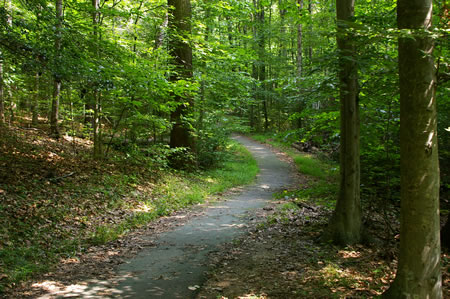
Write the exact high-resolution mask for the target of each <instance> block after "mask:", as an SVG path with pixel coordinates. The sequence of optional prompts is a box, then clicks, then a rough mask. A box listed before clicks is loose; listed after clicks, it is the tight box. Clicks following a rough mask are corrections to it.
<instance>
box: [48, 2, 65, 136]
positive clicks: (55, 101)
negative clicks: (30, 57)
mask: <svg viewBox="0 0 450 299" xmlns="http://www.w3.org/2000/svg"><path fill="white" fill-rule="evenodd" d="M55 7H56V25H55V48H54V51H55V58H54V68H55V69H54V70H53V72H54V74H53V98H52V112H51V115H50V135H51V136H52V137H54V138H59V137H60V135H61V133H60V132H59V125H58V118H59V100H60V97H61V77H62V74H61V64H62V61H61V45H62V23H63V1H62V0H56V1H55Z"/></svg>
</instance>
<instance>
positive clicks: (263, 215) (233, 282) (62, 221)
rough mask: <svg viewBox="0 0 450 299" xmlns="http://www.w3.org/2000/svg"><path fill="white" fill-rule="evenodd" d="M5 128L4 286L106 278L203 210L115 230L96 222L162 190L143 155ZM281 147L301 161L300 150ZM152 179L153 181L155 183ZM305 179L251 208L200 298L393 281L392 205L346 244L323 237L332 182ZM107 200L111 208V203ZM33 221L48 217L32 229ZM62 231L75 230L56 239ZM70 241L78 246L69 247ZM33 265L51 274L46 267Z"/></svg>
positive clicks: (344, 292) (17, 294) (359, 293)
mask: <svg viewBox="0 0 450 299" xmlns="http://www.w3.org/2000/svg"><path fill="white" fill-rule="evenodd" d="M1 133H2V135H1V136H2V138H1V141H0V142H1V143H0V151H1V159H0V170H1V172H0V183H1V186H0V199H1V201H0V214H1V216H2V217H0V283H3V286H4V287H5V289H4V290H3V291H4V293H3V295H2V296H4V297H5V298H37V297H39V296H41V295H42V296H45V294H47V293H48V291H49V290H50V291H57V290H58V289H61V288H64V287H67V286H71V285H72V286H73V285H78V286H80V282H81V281H83V280H85V279H86V278H87V277H88V278H89V277H91V278H96V279H100V280H102V279H103V280H107V279H109V278H110V277H112V276H113V275H114V271H115V270H114V269H115V268H116V267H117V266H118V265H119V264H122V263H123V262H124V261H125V260H127V259H130V258H132V257H134V256H136V254H138V253H139V252H141V251H142V250H144V249H145V248H149V247H154V246H155V244H154V243H153V242H152V241H150V240H149V239H148V238H147V237H146V236H148V234H156V235H158V234H161V233H163V232H167V231H170V230H173V229H174V228H176V227H179V226H182V225H183V224H184V223H186V222H188V221H190V220H191V219H193V218H195V217H197V216H199V215H200V214H202V211H203V208H204V206H200V205H199V206H196V207H195V208H194V209H182V208H180V209H179V211H178V212H173V211H172V212H170V211H168V212H167V213H166V214H164V213H162V214H161V215H160V216H163V217H161V218H159V219H158V220H155V221H153V222H151V223H150V224H148V225H145V226H142V225H136V226H134V227H133V226H127V227H126V228H124V230H123V231H121V232H118V233H117V235H116V236H115V238H113V239H112V240H108V238H109V235H108V234H106V235H105V234H104V233H103V234H99V233H97V234H96V230H95V228H96V227H97V228H98V227H102V226H101V225H102V224H109V225H114V224H120V223H122V222H123V221H124V219H127V217H128V216H130V215H129V214H127V213H128V212H125V211H136V209H137V208H138V207H139V205H140V204H139V202H140V200H142V196H144V195H145V194H148V196H150V194H153V195H152V196H155V190H154V189H155V184H156V182H157V181H158V177H159V174H158V173H157V172H154V173H141V171H142V169H141V168H139V167H137V166H136V165H135V164H133V163H125V164H126V165H123V166H122V167H123V169H120V168H117V165H122V164H112V163H110V164H108V163H104V162H102V163H100V162H94V161H93V160H91V159H90V158H88V156H89V150H90V144H89V143H85V144H84V145H83V140H78V139H77V140H75V141H73V140H71V139H69V140H66V141H65V142H62V143H57V142H55V141H52V140H51V139H48V138H46V137H45V134H43V132H41V131H39V130H28V129H23V128H22V129H21V128H15V129H13V130H8V131H7V132H6V131H2V132H1ZM75 142H76V143H77V145H76V146H74V143H75ZM11 144H15V147H14V148H11V147H10V145H11ZM74 150H75V151H77V157H75V155H74V153H73V151H74ZM282 156H283V157H284V159H285V160H286V161H288V162H289V163H291V164H293V165H294V164H295V163H294V161H293V160H292V158H291V157H289V156H287V155H282ZM130 173H136V177H135V178H129V179H127V180H128V181H125V182H123V183H121V184H115V183H114V184H113V183H112V182H111V178H116V177H118V176H122V175H124V174H128V175H129V174H130ZM142 179H145V180H146V181H148V185H147V188H148V190H147V191H146V190H145V189H144V187H143V186H145V185H142V184H141V182H142ZM192 180H193V181H195V180H198V178H193V179H192ZM297 180H298V183H297V184H298V186H299V189H297V190H291V191H287V192H281V193H279V194H277V195H276V197H275V199H274V200H273V201H272V202H271V203H270V204H269V205H268V206H266V207H264V208H262V209H258V210H257V211H255V214H254V215H252V216H251V217H250V218H249V219H250V221H249V225H248V227H247V228H246V233H245V234H243V235H241V236H240V237H239V238H237V239H235V240H234V241H233V242H230V243H226V244H224V245H222V246H221V248H220V249H219V250H217V251H215V252H213V253H212V254H210V256H209V261H208V264H209V265H210V270H209V272H208V274H207V280H206V281H205V282H204V284H203V285H201V287H200V288H198V289H197V286H195V288H196V290H195V292H197V298H349V297H352V298H353V297H355V298H371V297H376V296H378V295H380V294H381V293H382V292H383V291H384V290H385V289H386V288H387V287H388V286H389V284H390V282H391V281H392V279H393V277H394V274H395V268H396V252H397V246H398V238H397V237H395V236H394V234H392V233H390V232H389V231H390V228H389V229H388V224H386V217H388V219H387V220H388V221H389V226H391V227H392V228H393V230H394V231H396V230H398V222H397V220H396V217H395V215H387V216H386V215H382V213H381V212H380V211H379V210H376V209H373V210H371V211H370V213H368V214H367V216H366V218H365V225H366V227H367V230H368V232H369V233H370V235H371V236H372V238H371V242H369V243H367V244H360V245H355V246H351V247H346V248H341V247H336V246H334V245H332V244H329V243H323V242H321V241H320V238H319V237H320V234H321V231H323V229H324V228H325V227H326V224H327V220H328V217H329V216H330V213H331V209H332V204H330V202H331V201H329V200H328V199H327V198H329V197H332V196H333V194H330V192H333V191H332V190H331V191H330V188H328V187H324V186H327V185H331V184H334V182H333V181H327V180H323V179H320V178H317V177H313V176H310V175H305V174H298V177H297ZM96 181H98V182H97V183H96ZM201 183H204V182H201ZM71 186H72V187H71ZM80 186H83V188H80ZM150 189H151V191H149V190H150ZM69 190H70V192H69ZM313 190H315V191H313ZM234 191H236V190H234ZM133 192H134V193H133ZM148 192H149V193H148ZM230 192H233V190H231V191H230ZM113 193H114V195H113ZM124 194H130V196H129V197H127V198H125V201H120V202H121V204H120V205H118V204H116V205H115V204H114V203H117V202H118V200H117V198H116V197H117V196H119V197H120V198H121V199H124V198H123V197H124ZM74 195H75V196H76V200H77V205H75V206H74V205H73V196H74ZM225 195H226V194H220V193H219V194H218V195H216V197H220V198H222V197H223V196H225ZM70 199H72V200H70ZM125 202H126V203H125ZM125 206H126V207H127V209H124V207H125ZM130 207H135V208H136V209H134V210H133V209H130ZM105 210H107V211H109V212H108V213H106V214H104V211H105ZM4 215H9V216H8V217H4ZM169 215H170V216H169ZM33 226H36V227H38V228H39V229H38V230H34V231H32V232H33V233H32V234H27V233H25V231H24V230H25V229H26V228H30V227H33ZM80 233H81V234H83V235H84V237H83V238H84V239H88V240H90V241H89V242H88V243H84V242H82V243H80V242H79V241H75V240H73V238H74V235H76V234H78V239H80V236H79V234H80ZM93 237H95V238H93ZM61 240H66V241H64V242H62V243H63V244H55V243H58V242H59V243H61ZM20 243H23V246H18V244H20ZM35 247H39V248H44V249H45V248H47V249H48V251H47V252H45V253H41V254H40V255H37V256H30V255H33V254H36V252H41V251H39V250H34V249H33V248H35ZM70 248H73V250H72V253H71V254H67V255H61V254H60V252H68V249H70ZM69 252H70V250H69ZM449 257H450V255H449V254H448V253H446V252H444V253H443V254H442V261H443V268H442V273H443V286H444V298H450V274H449V270H450V263H449ZM56 258H57V259H58V261H59V262H58V263H57V265H56V267H48V265H47V266H42V267H48V268H43V269H40V268H39V267H41V265H40V263H39V262H38V261H39V260H46V259H50V260H54V259H56ZM12 264H18V265H19V267H18V268H20V271H19V270H14V271H13V270H11V269H12V268H11V269H10V270H9V272H8V271H7V270H8V269H9V268H8V267H10V265H12ZM33 267H36V268H37V269H35V268H33ZM27 271H28V272H27ZM32 271H36V273H39V272H41V273H44V274H41V275H39V276H36V275H34V274H30V272H32ZM27 273H28V274H27ZM11 275H22V276H23V277H18V278H17V277H16V278H14V277H11ZM29 277H33V278H34V279H33V280H27V278H29ZM13 278H14V279H13ZM14 281H18V282H14ZM20 281H22V282H20ZM81 287H82V283H81ZM0 294H1V290H0ZM99 295H100V297H101V294H99ZM103 297H110V295H109V294H106V293H105V294H104V296H103ZM42 298H45V297H42ZM48 298H50V297H48Z"/></svg>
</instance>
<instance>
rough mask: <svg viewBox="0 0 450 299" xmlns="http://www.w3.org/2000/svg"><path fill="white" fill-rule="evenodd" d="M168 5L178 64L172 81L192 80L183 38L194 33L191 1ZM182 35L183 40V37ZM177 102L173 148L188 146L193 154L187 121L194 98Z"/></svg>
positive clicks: (172, 48) (170, 0)
mask: <svg viewBox="0 0 450 299" xmlns="http://www.w3.org/2000/svg"><path fill="white" fill-rule="evenodd" d="M168 6H169V25H168V26H169V30H170V31H171V36H170V40H169V48H170V54H171V56H172V58H173V64H174V65H175V72H174V74H173V75H172V76H171V78H170V79H171V81H177V80H180V79H183V80H189V79H191V78H192V49H191V46H190V44H189V43H188V42H185V41H183V38H182V37H186V38H189V35H190V33H191V1H190V0H168ZM180 36H182V37H180ZM174 97H175V101H176V102H177V103H178V105H177V107H176V109H175V111H173V112H172V113H171V115H170V119H171V121H172V124H173V127H172V130H171V132H170V146H171V147H188V148H190V149H191V150H193V151H194V149H195V143H194V140H193V138H192V136H191V132H190V129H189V124H187V123H186V120H185V119H184V118H185V117H186V116H187V115H188V114H189V113H190V111H191V110H192V108H193V104H194V102H193V99H192V97H191V96H180V95H174Z"/></svg>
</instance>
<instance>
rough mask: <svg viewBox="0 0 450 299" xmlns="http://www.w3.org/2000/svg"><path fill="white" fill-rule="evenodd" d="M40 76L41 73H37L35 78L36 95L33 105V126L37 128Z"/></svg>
mask: <svg viewBox="0 0 450 299" xmlns="http://www.w3.org/2000/svg"><path fill="white" fill-rule="evenodd" d="M39 83H40V74H39V72H36V75H35V78H34V95H33V102H32V104H31V114H32V118H31V124H32V125H33V126H37V124H38V116H39V113H38V109H39V88H40V84H39Z"/></svg>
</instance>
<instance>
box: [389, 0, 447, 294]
mask: <svg viewBox="0 0 450 299" xmlns="http://www.w3.org/2000/svg"><path fill="white" fill-rule="evenodd" d="M432 11H433V2H432V0H399V1H398V6H397V22H398V27H399V29H401V30H403V31H402V35H403V36H401V37H400V38H399V41H398V54H399V75H400V169H401V170H400V180H401V183H400V184H401V216H400V254H399V262H398V269H397V274H396V277H395V280H394V282H393V284H392V285H391V287H390V288H389V290H388V291H387V292H386V293H385V294H384V297H385V298H433V299H434V298H442V277H441V262H440V258H441V248H440V236H439V228H440V222H439V161H438V147H437V145H438V144H437V117H436V97H435V85H436V69H435V66H434V59H433V47H434V45H433V44H434V43H433V39H432V37H431V36H429V35H428V33H427V30H428V29H430V28H431V26H432V15H433V14H432Z"/></svg>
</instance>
